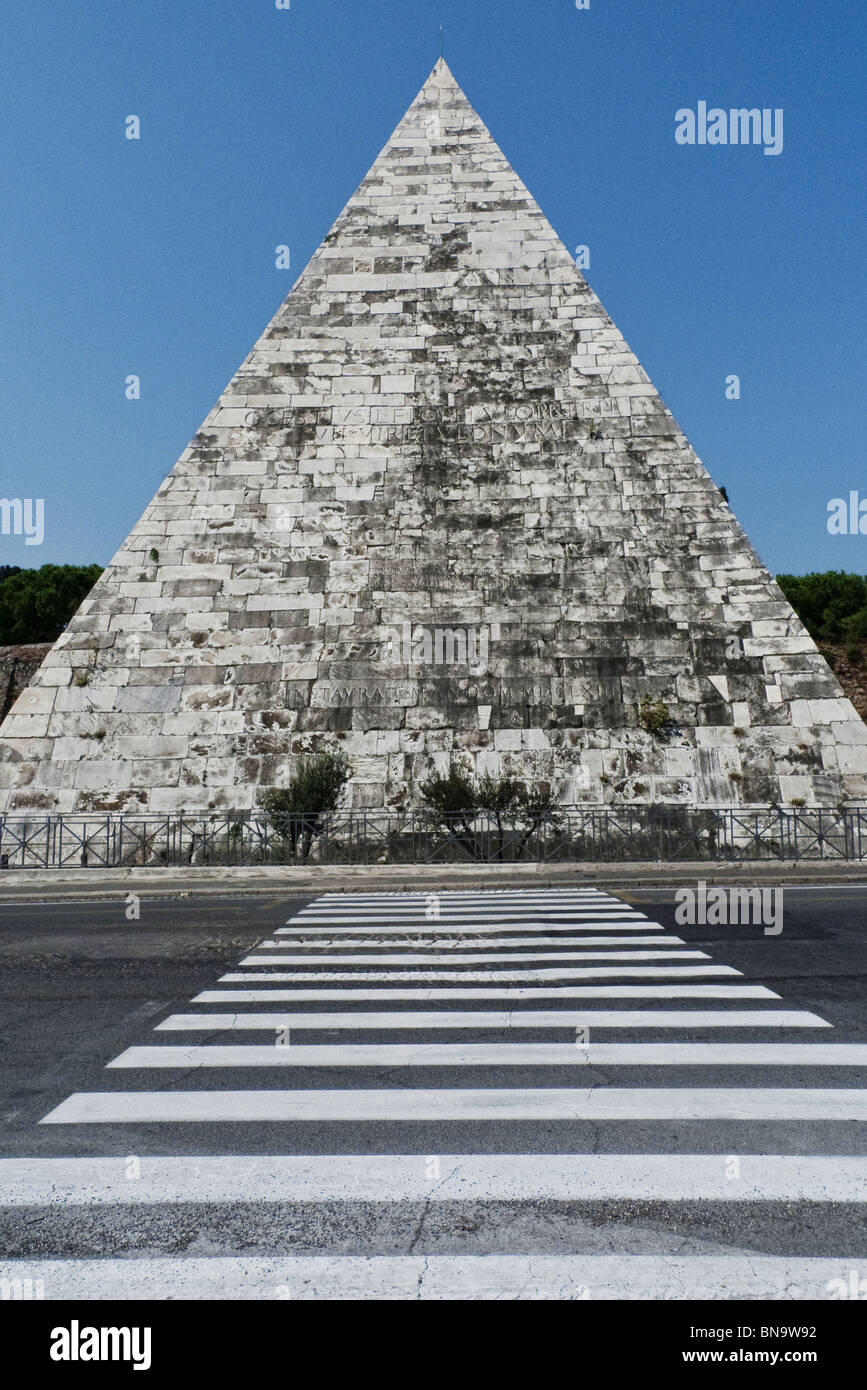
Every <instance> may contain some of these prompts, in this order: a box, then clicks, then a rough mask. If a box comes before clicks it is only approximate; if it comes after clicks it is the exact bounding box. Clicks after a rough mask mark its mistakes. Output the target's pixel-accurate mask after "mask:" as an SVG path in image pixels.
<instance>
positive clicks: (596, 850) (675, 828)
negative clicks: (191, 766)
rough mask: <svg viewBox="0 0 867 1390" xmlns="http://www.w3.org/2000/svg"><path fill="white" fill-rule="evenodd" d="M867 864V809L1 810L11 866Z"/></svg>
mask: <svg viewBox="0 0 867 1390" xmlns="http://www.w3.org/2000/svg"><path fill="white" fill-rule="evenodd" d="M799 859H824V860H828V859H832V860H841V861H844V860H862V859H867V807H865V808H863V809H859V808H848V809H845V810H826V809H823V810H809V809H797V810H795V809H791V808H787V809H781V808H779V807H758V808H756V807H753V808H733V807H702V808H695V807H675V806H672V807H655V806H650V807H647V806H641V807H625V808H613V807H587V808H584V807H577V806H571V807H564V808H562V809H560V810H558V811H556V812H553V813H550V814H544V815H540V816H538V817H536V818H535V819H533V820H527V819H525V818H521V817H500V818H496V817H493V816H475V817H468V818H467V817H463V818H462V817H456V818H454V819H452V820H451V821H449V822H448V823H443V822H440V823H437V822H435V821H434V820H433V819H432V817H431V816H430V815H429V814H426V813H424V812H419V811H415V812H413V811H364V810H358V811H340V812H333V813H330V814H328V815H325V816H322V817H316V816H296V817H293V818H292V819H291V822H290V821H285V822H283V823H282V824H280V825H278V826H275V824H274V823H272V822H269V821H268V820H267V819H265V818H263V817H262V816H261V815H259V814H257V813H249V812H246V813H238V814H236V815H219V816H218V815H209V816H182V815H164V816H155V815H151V816H147V815H129V816H127V815H107V816H95V815H81V816H74V815H73V816H49V815H47V816H34V815H33V814H32V813H30V814H25V813H23V812H22V813H19V814H11V815H5V816H0V870H14V869H36V868H45V869H60V868H121V867H124V868H133V867H141V868H155V869H158V868H181V867H184V866H187V865H213V866H223V865H225V866H229V865H267V864H311V865H312V864H347V865H351V864H436V863H452V864H457V863H462V864H467V863H481V864H495V863H516V862H526V863H563V862H570V861H574V862H576V863H581V862H593V863H612V862H618V861H619V862H626V861H629V860H633V861H635V860H643V861H656V862H661V861H665V862H672V861H675V862H676V861H678V860H682V861H696V860H698V861H701V860H707V861H708V862H714V861H716V862H719V861H732V860H799Z"/></svg>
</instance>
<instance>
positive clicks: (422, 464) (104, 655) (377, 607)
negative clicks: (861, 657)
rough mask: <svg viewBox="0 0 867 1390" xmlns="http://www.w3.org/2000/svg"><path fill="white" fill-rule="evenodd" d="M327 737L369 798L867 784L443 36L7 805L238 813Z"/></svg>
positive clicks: (94, 608) (88, 607)
mask: <svg viewBox="0 0 867 1390" xmlns="http://www.w3.org/2000/svg"><path fill="white" fill-rule="evenodd" d="M16 580H20V576H12V577H11V578H10V579H8V580H7V581H6V584H4V585H2V586H0V591H2V589H5V588H6V586H7V585H8V584H14V583H15V582H16ZM811 592H812V591H811ZM799 601H802V603H803V605H807V606H808V604H809V602H810V601H811V600H810V598H809V596H808V595H807V596H804V595H802V600H799ZM826 606H827V607H833V600H832V601H831V602H830V604H829V605H826ZM862 606H863V605H862ZM857 611H858V610H856V612H857ZM823 612H824V609H823ZM855 616H856V613H855V612H852V613H848V612H847V613H846V614H845V615H844V616H843V617H841V618H840V621H841V623H842V622H848V621H849V620H850V619H851V620H852V625H851V626H850V627H848V628H846V631H845V633H844V634H843V635H844V637H845V638H846V639H847V641H848V642H849V646H850V647H851V648H852V650H855V649H856V648H857V646H858V643H859V642H860V640H861V637H860V636H859V635H858V630H857V624H855ZM811 621H812V619H811ZM841 632H842V628H841ZM862 635H863V634H862ZM323 756H324V757H327V758H330V759H332V760H334V759H336V760H337V761H338V763H339V764H340V765H343V763H344V762H345V764H346V765H347V766H350V767H351V768H352V775H351V780H350V782H349V784H348V786H347V787H346V788H345V796H346V801H347V803H348V804H350V805H351V806H353V807H363V808H382V807H385V808H388V807H406V806H410V805H413V804H417V803H418V799H419V796H420V795H421V789H422V788H423V787H424V786H425V785H430V783H431V779H432V778H433V779H436V778H441V779H442V778H446V779H447V778H448V777H450V776H451V770H452V769H453V768H454V769H463V771H457V772H456V773H455V775H456V776H457V777H462V776H469V777H472V778H474V779H475V785H477V786H487V787H488V788H489V789H490V787H491V786H507V785H511V786H513V787H517V786H521V787H524V788H527V789H533V788H535V789H540V790H539V794H540V795H541V794H542V790H541V789H545V790H544V795H545V796H546V797H547V798H549V799H550V800H552V801H555V802H560V803H576V802H591V803H608V804H610V803H623V802H638V803H645V804H657V805H659V804H662V805H669V804H671V805H730V804H745V803H749V804H762V805H768V804H784V805H785V804H792V805H801V804H803V805H838V804H839V803H840V802H853V801H854V802H860V801H862V800H863V799H864V798H865V794H867V728H865V725H864V724H863V723H862V721H861V720H860V719H859V717H858V715H857V713H856V710H855V708H854V707H853V705H852V702H851V701H850V700H849V699H848V698H847V697H846V695H845V694H844V692H843V690H842V688H841V686H840V683H839V681H838V680H837V679H836V677H835V675H834V672H833V671H832V670H831V669H830V667H829V665H828V663H827V661H826V660H825V658H824V657H823V656H822V654H821V653H820V651H819V650H818V649H817V647H816V644H815V641H814V639H813V637H812V636H811V634H810V631H808V628H807V627H806V626H805V624H804V623H802V622H801V620H800V619H799V618H798V616H797V614H796V613H795V612H794V610H793V608H792V606H791V604H790V602H789V601H788V599H787V598H786V595H785V593H784V592H783V590H782V588H781V587H780V586H779V585H778V584H777V582H776V581H775V580H774V579H773V577H772V576H771V575H770V573H769V572H768V570H767V568H766V567H765V566H764V565H763V564H762V562H761V560H760V559H759V558H758V556H757V555H756V553H755V551H754V549H753V548H752V546H751V545H750V542H749V540H748V539H747V537H746V536H745V534H744V532H743V531H742V529H741V527H740V526H739V525H738V523H737V521H736V519H735V517H734V515H733V513H732V511H731V508H730V507H729V505H728V502H727V500H726V499H725V498H724V497H723V496H722V494H721V493H720V490H719V489H718V488H717V487H716V485H715V484H714V483H713V481H712V480H711V478H710V476H709V475H708V473H707V471H706V470H705V468H704V467H703V465H702V463H701V461H700V460H699V459H698V458H697V456H696V454H695V452H694V450H693V449H692V448H691V446H690V444H689V442H688V441H687V440H686V438H685V436H684V435H683V432H682V431H681V430H680V429H679V427H678V425H677V423H676V421H675V420H674V418H673V416H672V414H671V412H670V410H668V408H667V407H666V406H665V404H664V403H663V402H662V400H661V399H660V397H659V395H658V393H657V391H656V389H655V388H654V386H653V384H652V382H651V381H650V379H649V377H648V375H647V373H646V372H645V371H644V370H643V368H642V367H641V365H640V363H639V362H638V360H637V358H636V357H635V354H634V353H632V352H631V350H630V349H629V346H628V344H627V343H626V341H625V340H624V338H623V336H622V335H621V333H620V332H619V331H618V329H617V327H616V326H615V325H614V324H613V322H612V321H611V319H610V317H609V316H608V314H607V313H606V312H605V309H604V308H603V306H602V304H601V303H600V301H599V300H598V298H597V297H596V295H595V294H594V293H593V291H592V290H591V288H590V286H589V285H588V283H587V281H586V280H585V279H584V277H583V275H582V273H581V271H580V270H579V269H578V268H577V267H576V265H575V264H574V262H573V260H572V257H571V256H570V254H569V252H568V250H567V249H566V247H565V246H564V245H563V243H562V242H561V241H560V239H559V238H558V237H557V235H556V233H555V232H554V230H553V228H552V227H551V225H550V223H549V222H548V221H547V219H546V218H545V216H544V214H543V213H542V211H541V209H540V208H539V207H538V205H537V204H536V202H535V200H534V199H533V198H532V196H531V194H530V193H529V192H528V190H527V188H526V187H525V185H524V184H523V183H522V182H521V180H520V179H519V177H518V175H517V174H516V173H515V171H514V170H513V169H512V168H511V166H510V165H509V163H508V161H507V160H506V158H505V156H504V155H503V153H502V151H501V150H500V149H499V148H498V146H497V145H496V144H495V142H494V140H493V139H492V137H491V135H490V133H489V132H488V130H487V129H486V127H485V126H484V124H483V123H482V121H481V120H480V118H479V116H478V115H477V114H476V113H475V111H474V110H473V109H472V107H471V106H470V104H469V102H468V101H467V98H466V97H465V95H464V93H463V92H462V91H461V89H460V88H459V87H458V85H457V83H456V82H455V80H454V78H453V76H452V74H451V73H450V71H449V69H448V67H447V66H446V64H445V63H444V62H442V61H440V62H439V63H437V65H436V67H435V69H434V71H433V72H432V73H431V75H430V77H429V79H428V81H427V82H426V83H425V85H424V87H423V88H422V90H421V92H420V93H419V95H418V97H417V98H416V100H415V101H414V102H413V104H412V106H411V107H410V109H409V111H408V112H407V114H406V115H405V117H404V118H403V120H402V121H401V122H400V124H399V125H398V127H397V129H396V130H395V132H394V133H393V135H392V136H391V138H390V139H389V140H388V142H387V143H386V145H385V147H384V149H383V151H382V153H381V154H380V156H379V157H378V159H377V160H376V162H375V163H374V165H373V167H372V169H371V170H370V172H369V173H368V175H367V176H366V178H365V179H364V180H363V181H362V183H361V184H360V185H359V187H358V188H357V190H356V192H355V193H354V194H353V196H352V197H351V198H350V200H349V202H348V203H347V205H346V207H345V208H344V210H343V212H342V213H341V215H340V217H339V218H338V219H337V222H336V223H335V224H334V226H333V228H332V229H331V230H330V232H329V233H328V234H327V236H326V237H325V238H324V240H323V242H322V244H321V245H320V247H319V249H318V251H317V252H316V253H315V255H314V256H313V258H312V260H311V261H310V263H309V265H308V266H307V267H306V269H305V270H304V272H303V273H302V275H301V276H300V277H299V280H298V281H297V283H296V284H295V286H294V287H293V289H292V291H291V292H290V294H289V296H288V297H287V299H286V300H285V302H284V303H283V305H282V306H281V307H280V308H279V310H278V311H277V313H276V314H275V316H274V318H273V319H272V320H271V322H270V323H269V324H268V325H267V327H266V328H265V330H264V332H263V334H262V336H261V337H260V339H259V341H258V342H257V343H256V345H255V346H254V348H253V350H252V352H251V353H250V354H249V355H248V357H247V358H246V359H245V361H244V362H243V363H242V364H241V367H240V368H239V370H238V371H237V373H236V374H235V376H234V377H233V379H232V381H231V382H230V383H229V385H228V387H227V388H226V390H225V391H224V392H223V393H222V395H221V396H220V398H219V399H218V401H217V403H216V405H215V406H214V407H213V409H212V410H211V411H210V413H209V415H208V416H207V418H206V419H205V421H204V423H203V425H202V426H201V428H200V429H199V430H198V431H197V433H196V435H195V436H194V438H193V440H192V441H191V443H190V444H189V446H188V447H187V449H185V450H184V452H183V454H182V455H181V457H180V459H179V460H178V462H177V463H176V464H175V466H174V468H173V469H172V470H171V472H170V473H169V475H168V476H167V478H166V479H165V481H164V483H163V484H162V485H161V487H160V488H159V490H158V492H157V494H156V496H155V497H154V498H153V500H152V502H151V503H150V505H149V506H148V507H147V509H146V510H145V512H144V514H143V516H142V518H141V520H140V521H139V522H138V523H137V525H136V526H135V527H134V528H133V531H132V532H131V534H130V535H129V537H128V538H127V540H126V541H125V542H124V544H123V545H122V546H121V548H120V550H119V551H118V552H117V554H116V555H115V556H114V558H113V559H112V561H111V563H110V564H109V566H108V568H107V569H106V570H105V571H104V573H103V574H102V575H101V577H100V578H99V579H98V580H97V582H96V584H95V586H94V587H93V589H92V590H91V591H90V593H89V594H88V596H87V597H86V598H85V599H84V600H83V602H82V603H81V604H80V606H79V607H78V609H77V610H76V612H75V614H74V616H73V617H72V618H71V619H70V621H69V623H68V625H67V626H66V628H65V630H64V631H63V632H62V633H61V634H60V636H59V637H58V638H57V640H56V641H55V643H54V645H53V646H52V648H51V650H50V651H49V652H48V654H47V656H46V658H45V661H44V662H43V664H42V666H41V667H40V669H39V671H38V672H37V674H36V676H35V678H34V680H33V682H32V683H31V685H30V686H29V688H28V689H27V690H26V691H24V693H23V694H22V695H20V696H19V697H18V699H17V700H16V702H15V704H14V705H13V707H12V709H11V711H10V712H9V713H8V714H7V716H6V718H5V720H4V721H3V724H2V726H0V812H2V811H3V810H22V809H26V808H32V809H34V810H35V811H46V810H48V811H55V812H90V811H93V812H106V811H153V812H158V813H163V812H186V813H196V812H206V811H226V812H242V811H245V810H250V809H252V808H253V807H255V806H256V805H257V804H260V798H261V796H262V794H263V793H264V792H267V790H268V789H269V788H270V789H275V788H280V787H286V786H288V785H289V783H290V782H291V781H292V778H293V774H294V770H295V769H296V768H297V765H298V762H299V760H305V759H310V758H311V757H323ZM527 795H531V792H530V791H529V790H528V792H527Z"/></svg>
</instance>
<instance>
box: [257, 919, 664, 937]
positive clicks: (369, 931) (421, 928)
mask: <svg viewBox="0 0 867 1390" xmlns="http://www.w3.org/2000/svg"><path fill="white" fill-rule="evenodd" d="M508 930H509V925H508V924H507V923H503V922H488V923H480V924H478V925H473V926H462V925H455V924H454V923H452V924H451V925H449V924H447V923H445V922H444V923H443V924H442V925H440V924H439V923H438V922H437V921H430V922H421V921H420V922H417V923H416V924H415V925H413V924H412V923H409V924H407V923H403V924H401V925H400V926H391V925H385V926H356V927H278V928H277V930H276V932H275V933H274V935H275V936H291V937H297V938H299V939H301V938H309V937H314V936H321V937H324V938H325V939H326V941H342V940H343V939H344V937H357V936H406V935H408V934H409V933H412V934H413V935H414V936H438V935H439V936H457V935H459V936H461V937H463V938H464V939H467V940H469V939H471V938H472V937H474V936H485V935H487V934H488V933H491V934H493V935H495V936H496V935H497V933H502V932H503V931H508ZM513 930H515V931H518V932H520V931H530V932H537V933H550V932H569V933H572V934H573V935H575V934H577V933H579V932H584V931H592V932H602V931H612V932H620V931H626V932H629V931H663V930H664V928H663V926H662V924H661V923H660V922H563V923H558V922H540V923H539V924H538V925H537V926H536V925H534V924H533V923H532V922H531V923H529V924H524V923H520V922H518V923H514V924H513Z"/></svg>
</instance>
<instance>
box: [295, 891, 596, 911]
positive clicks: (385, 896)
mask: <svg viewBox="0 0 867 1390" xmlns="http://www.w3.org/2000/svg"><path fill="white" fill-rule="evenodd" d="M432 897H434V898H444V899H446V900H447V901H448V902H471V903H488V902H494V903H502V902H519V903H527V902H530V903H532V902H540V903H548V902H573V901H574V902H586V901H588V900H589V901H596V900H597V899H601V900H602V901H603V902H620V901H622V900H621V899H620V898H618V897H616V896H615V895H613V894H612V893H606V892H604V891H603V890H602V889H601V888H575V889H567V888H545V889H539V888H524V889H521V888H517V889H507V888H497V889H493V888H483V889H480V890H479V891H477V892H472V891H470V890H469V889H453V888H437V889H431V890H429V891H428V892H424V891H419V892H415V893H412V892H406V893H351V892H350V893H322V894H320V896H319V897H318V898H314V899H313V901H312V902H311V903H308V904H307V906H308V907H311V906H318V905H321V906H322V907H331V906H333V905H334V904H337V905H343V906H345V907H354V906H355V904H356V903H365V904H367V903H372V904H373V905H374V906H379V905H380V904H384V905H385V906H389V905H393V904H395V903H397V904H400V903H411V904H415V903H421V904H424V903H426V902H427V901H428V899H430V898H432Z"/></svg>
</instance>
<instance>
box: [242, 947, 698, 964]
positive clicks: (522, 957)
mask: <svg viewBox="0 0 867 1390" xmlns="http://www.w3.org/2000/svg"><path fill="white" fill-rule="evenodd" d="M631 944H632V943H631V942H630V945H631ZM259 949H261V948H260V947H257V950H259ZM284 949H285V948H284ZM561 960H563V961H566V960H573V961H574V960H582V961H583V960H611V961H621V960H626V961H629V960H645V961H647V960H710V956H709V955H708V954H707V952H706V951H677V950H673V949H672V950H669V951H544V952H539V951H516V952H514V953H511V954H503V955H500V954H492V953H490V952H480V953H478V954H473V955H464V956H461V955H457V954H456V953H454V952H449V953H446V954H445V955H436V956H429V955H397V956H395V955H389V956H367V955H364V956H315V957H311V956H276V955H275V956H272V955H264V956H245V957H244V959H243V960H242V961H241V965H307V966H311V965H315V966H320V965H381V966H383V967H387V966H391V965H456V964H460V965H508V964H510V963H512V962H517V963H518V964H520V963H521V961H539V962H540V963H542V962H545V961H561Z"/></svg>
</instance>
